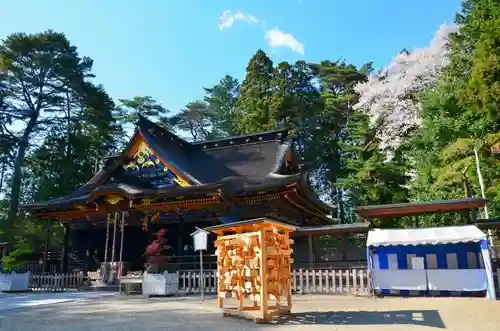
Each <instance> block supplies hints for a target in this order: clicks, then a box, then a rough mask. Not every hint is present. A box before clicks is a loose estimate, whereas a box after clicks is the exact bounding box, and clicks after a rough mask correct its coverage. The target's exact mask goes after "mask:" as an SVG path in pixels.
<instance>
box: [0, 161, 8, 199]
mask: <svg viewBox="0 0 500 331" xmlns="http://www.w3.org/2000/svg"><path fill="white" fill-rule="evenodd" d="M5 168H7V167H6V165H5V162H2V170H0V193H1V192H2V189H3V181H4V178H5Z"/></svg>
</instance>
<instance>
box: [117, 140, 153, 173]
mask: <svg viewBox="0 0 500 331" xmlns="http://www.w3.org/2000/svg"><path fill="white" fill-rule="evenodd" d="M151 155H153V153H152V152H151V150H150V149H149V148H148V146H147V145H146V143H145V142H144V141H141V142H140V144H139V147H138V148H137V152H135V154H134V155H132V161H130V162H129V163H127V164H125V165H124V166H123V168H124V169H125V170H130V169H134V170H139V169H140V168H150V167H153V168H154V167H155V166H156V164H159V163H160V161H159V160H158V159H157V158H155V162H156V164H155V162H153V161H151V160H150V159H149V157H150V156H151Z"/></svg>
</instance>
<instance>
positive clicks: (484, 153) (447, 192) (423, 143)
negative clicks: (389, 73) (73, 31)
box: [409, 0, 500, 223]
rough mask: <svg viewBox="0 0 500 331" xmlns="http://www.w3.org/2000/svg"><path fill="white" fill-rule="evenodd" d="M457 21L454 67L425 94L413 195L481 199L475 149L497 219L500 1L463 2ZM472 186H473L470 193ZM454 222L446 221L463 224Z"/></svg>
mask: <svg viewBox="0 0 500 331" xmlns="http://www.w3.org/2000/svg"><path fill="white" fill-rule="evenodd" d="M456 23H457V24H459V26H460V28H459V31H458V33H456V34H454V35H452V37H451V50H452V52H451V58H450V65H449V66H448V67H447V68H445V70H444V72H443V74H442V76H441V78H440V80H439V82H438V84H437V86H436V88H433V89H430V90H428V91H426V92H425V93H424V94H423V95H422V96H421V100H422V101H421V104H422V107H421V108H422V112H421V115H422V122H423V125H422V128H421V129H420V131H419V132H418V134H417V135H416V137H414V138H413V139H412V140H411V141H410V143H409V144H410V145H411V147H412V150H413V157H414V160H415V166H416V172H417V179H416V180H415V183H414V185H413V189H412V192H413V195H414V197H415V198H417V199H419V198H426V199H432V198H457V197H464V196H466V195H468V194H474V195H476V196H477V195H479V194H480V189H479V183H478V181H477V173H476V167H475V164H474V162H475V160H474V148H476V149H477V150H478V152H479V158H480V160H481V167H482V173H483V176H484V179H485V184H486V186H487V192H488V196H489V197H490V199H491V200H490V217H495V216H496V217H498V215H499V214H500V193H499V192H500V181H499V180H498V170H499V158H498V154H495V153H493V151H492V150H494V146H495V145H496V144H497V143H498V141H499V139H498V138H499V137H498V132H500V121H499V115H498V108H499V106H500V98H499V96H498V95H499V93H498V92H499V91H500V89H499V87H500V80H499V78H498V77H499V76H498V73H499V72H500V34H499V32H500V3H498V2H497V1H491V0H468V1H464V2H463V4H462V10H461V12H460V13H459V14H458V15H457V19H456ZM467 182H471V183H472V187H471V188H470V189H467V190H466V189H465V188H467V186H466V185H465V184H466V183H467ZM467 191H471V192H467ZM450 217H452V216H450ZM455 218H456V217H453V219H448V220H447V221H446V222H448V223H453V222H457V221H460V222H463V218H461V219H459V220H457V219H455Z"/></svg>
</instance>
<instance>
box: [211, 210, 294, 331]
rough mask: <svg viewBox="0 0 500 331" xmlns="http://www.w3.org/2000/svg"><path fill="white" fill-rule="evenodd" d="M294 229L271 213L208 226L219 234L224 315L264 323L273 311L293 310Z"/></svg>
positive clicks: (219, 302) (219, 288)
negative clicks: (292, 236)
mask: <svg viewBox="0 0 500 331" xmlns="http://www.w3.org/2000/svg"><path fill="white" fill-rule="evenodd" d="M294 229H295V228H294V227H293V226H291V225H288V224H284V223H281V222H277V221H273V220H269V219H259V220H253V221H244V222H238V223H232V224H228V225H220V226H214V227H211V228H207V229H206V230H208V231H211V232H214V233H216V234H217V235H218V239H217V240H216V241H215V247H216V255H217V275H218V285H217V305H218V307H219V308H221V309H222V312H223V316H239V317H244V318H247V319H252V320H254V321H255V322H257V323H266V322H270V321H271V320H272V318H273V316H275V315H283V314H289V313H290V311H291V309H292V284H291V264H292V263H293V261H292V258H291V254H292V252H293V251H292V249H291V248H290V245H291V244H292V243H293V240H292V239H290V235H289V234H290V232H292V231H294ZM228 233H231V234H228ZM230 298H231V299H233V300H230ZM285 299H286V300H285ZM231 301H232V307H231V305H230V304H231Z"/></svg>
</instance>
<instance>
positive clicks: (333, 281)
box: [30, 269, 500, 298]
mask: <svg viewBox="0 0 500 331" xmlns="http://www.w3.org/2000/svg"><path fill="white" fill-rule="evenodd" d="M177 274H178V277H179V292H181V293H185V294H188V293H200V290H201V286H200V285H201V283H200V272H199V271H196V270H193V271H178V272H177ZM493 276H494V281H495V289H496V291H497V297H499V298H500V269H496V270H494V272H493ZM86 279H93V280H99V273H98V272H92V273H89V274H88V275H87V277H84V275H83V273H82V272H78V273H69V274H38V275H36V274H35V275H32V276H31V280H30V290H32V291H65V290H69V289H78V288H79V287H80V286H81V285H83V284H84V282H85V280H86ZM202 279H204V292H205V293H216V292H217V272H216V271H215V270H206V271H204V272H203V277H202ZM292 290H293V291H295V292H299V293H311V294H313V293H330V294H348V293H350V294H359V295H363V294H367V293H369V292H370V282H369V276H368V271H367V270H366V269H343V270H318V269H295V270H293V271H292Z"/></svg>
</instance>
